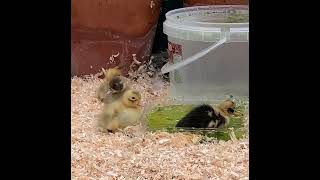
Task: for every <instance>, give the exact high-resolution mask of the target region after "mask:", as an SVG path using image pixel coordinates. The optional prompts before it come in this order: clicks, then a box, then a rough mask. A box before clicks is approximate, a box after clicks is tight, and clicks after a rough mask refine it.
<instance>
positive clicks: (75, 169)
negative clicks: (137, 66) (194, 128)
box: [71, 76, 249, 180]
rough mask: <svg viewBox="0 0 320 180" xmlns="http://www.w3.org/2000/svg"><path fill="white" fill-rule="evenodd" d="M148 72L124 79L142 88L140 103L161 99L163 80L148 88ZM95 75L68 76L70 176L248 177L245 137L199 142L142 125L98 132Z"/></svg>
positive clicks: (104, 178) (164, 88)
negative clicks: (139, 77)
mask: <svg viewBox="0 0 320 180" xmlns="http://www.w3.org/2000/svg"><path fill="white" fill-rule="evenodd" d="M152 82H153V81H152V80H151V79H150V78H149V79H148V78H144V79H138V80H137V82H130V83H131V84H132V87H133V88H135V89H137V90H140V91H141V92H142V105H143V106H145V107H147V106H148V103H149V102H157V103H159V104H161V103H164V102H165V100H164V98H163V97H166V95H167V91H168V89H167V84H166V83H163V84H162V86H157V88H159V87H161V88H160V89H159V90H155V89H154V88H152V86H153V85H152ZM100 83H101V80H100V79H98V78H97V76H88V77H86V78H78V77H74V78H72V80H71V105H72V113H71V121H72V123H71V124H72V125H71V129H72V135H71V143H72V149H71V151H72V152H71V153H72V161H71V170H72V179H73V180H77V179H79V180H86V179H88V180H89V179H101V180H107V179H222V180H223V179H243V180H244V179H249V178H248V168H249V167H248V165H249V149H248V148H249V142H248V139H242V140H237V141H228V142H224V141H220V142H217V141H214V142H210V143H199V141H198V139H199V137H198V136H196V135H192V134H182V133H175V134H170V133H166V132H156V133H151V132H146V131H145V130H144V129H145V128H143V127H142V126H134V127H128V128H127V129H125V130H123V131H120V132H117V133H115V134H112V133H110V134H105V133H101V132H98V131H97V129H96V127H95V116H96V114H98V113H99V112H100V110H101V108H102V104H101V103H100V102H99V101H98V100H97V99H96V96H95V95H96V94H95V90H96V89H97V88H98V86H99V84H100Z"/></svg>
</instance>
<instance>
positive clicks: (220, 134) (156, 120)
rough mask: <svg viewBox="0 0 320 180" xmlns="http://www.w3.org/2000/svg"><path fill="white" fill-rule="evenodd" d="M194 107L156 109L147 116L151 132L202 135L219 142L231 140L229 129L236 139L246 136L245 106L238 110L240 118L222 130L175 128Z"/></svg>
mask: <svg viewBox="0 0 320 180" xmlns="http://www.w3.org/2000/svg"><path fill="white" fill-rule="evenodd" d="M193 107H194V106H192V105H170V106H161V107H156V108H154V109H152V110H151V112H150V113H149V114H147V126H148V129H149V130H150V131H157V130H161V131H167V132H181V131H182V132H192V133H196V134H200V135H203V136H206V137H209V138H216V139H218V140H229V139H230V135H229V132H230V131H231V130H230V129H229V128H233V132H234V134H235V136H236V138H238V139H239V138H241V137H243V135H244V134H245V129H244V122H243V119H244V117H243V114H244V110H245V104H241V105H239V106H238V107H237V108H236V111H237V112H240V113H241V114H242V115H240V116H232V117H231V118H230V123H229V125H228V126H226V127H224V128H221V129H196V128H193V129H188V130H182V129H177V128H175V125H176V124H177V122H178V121H179V120H180V119H181V118H183V116H185V115H186V114H187V113H188V112H190V111H191V110H192V108H193Z"/></svg>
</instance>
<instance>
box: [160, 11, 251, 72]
mask: <svg viewBox="0 0 320 180" xmlns="http://www.w3.org/2000/svg"><path fill="white" fill-rule="evenodd" d="M219 9H222V10H223V11H222V13H223V12H224V13H226V12H227V11H228V10H229V11H230V10H234V9H236V10H239V9H240V10H247V11H248V13H249V8H248V6H242V5H230V6H229V5H228V6H226V5H222V6H195V7H189V8H180V9H176V10H173V11H169V12H168V13H167V14H166V18H167V20H166V21H165V22H164V33H166V34H167V35H168V36H171V37H175V38H178V39H184V40H193V41H213V42H214V43H213V44H212V45H210V46H209V47H207V48H205V49H203V50H201V51H200V52H198V53H196V54H194V55H193V56H190V57H188V58H187V59H184V60H183V61H182V62H179V63H175V64H171V63H169V62H168V63H167V64H165V65H164V66H163V67H162V69H161V73H162V74H165V73H167V72H170V71H173V70H176V69H179V68H181V67H183V66H186V65H188V64H190V63H192V62H194V61H196V60H199V59H201V58H202V57H203V56H205V55H206V54H208V53H209V52H211V51H214V50H215V49H217V48H218V47H219V46H221V45H222V44H224V43H227V42H232V41H248V40H249V34H248V33H249V23H211V22H210V23H209V22H198V21H190V20H184V21H180V20H177V18H176V17H177V16H173V15H175V14H178V13H184V12H193V11H201V10H214V11H216V12H218V10H219ZM170 28H171V29H170ZM179 31H182V32H183V31H185V32H186V34H183V33H182V35H181V34H180V35H179V33H178V32H179ZM173 32H176V33H173ZM194 32H196V33H198V34H197V35H196V33H195V34H193V33H194ZM205 33H208V34H210V33H211V34H212V36H208V37H209V39H204V37H205ZM190 34H193V38H192V36H190ZM201 36H202V37H201ZM210 37H211V39H210ZM237 38H238V39H237Z"/></svg>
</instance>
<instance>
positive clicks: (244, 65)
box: [162, 6, 249, 104]
mask: <svg viewBox="0 0 320 180" xmlns="http://www.w3.org/2000/svg"><path fill="white" fill-rule="evenodd" d="M233 12H236V13H240V14H242V15H246V16H248V15H249V14H248V13H249V8H248V6H199V7H189V8H181V9H176V10H173V11H170V12H168V13H167V14H166V18H167V19H166V21H165V22H164V24H163V31H164V33H165V34H167V35H168V41H169V44H168V51H169V62H168V63H167V64H166V65H165V66H164V67H163V68H162V73H167V72H170V92H169V95H170V97H171V98H172V99H173V100H174V101H175V102H182V103H185V104H186V103H195V102H198V103H199V102H215V101H220V100H222V99H225V98H226V96H230V95H232V96H234V97H237V96H240V97H248V96H249V23H248V21H244V22H242V23H225V18H226V17H227V16H228V15H229V14H230V13H233ZM247 18H248V17H247ZM170 57H171V58H170Z"/></svg>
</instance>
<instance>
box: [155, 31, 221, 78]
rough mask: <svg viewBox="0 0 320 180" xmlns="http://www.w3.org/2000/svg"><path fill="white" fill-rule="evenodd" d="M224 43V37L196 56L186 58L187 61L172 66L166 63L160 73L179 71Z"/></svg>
mask: <svg viewBox="0 0 320 180" xmlns="http://www.w3.org/2000/svg"><path fill="white" fill-rule="evenodd" d="M225 42H227V38H226V37H224V38H222V39H220V40H219V41H218V42H216V43H214V44H212V45H211V46H209V47H207V48H206V49H203V50H201V51H200V52H198V53H197V54H194V55H192V56H190V57H188V58H187V59H184V60H183V61H181V62H179V63H175V64H172V63H169V62H168V63H166V64H165V65H164V66H163V67H162V68H161V73H162V74H165V73H168V72H170V71H173V70H176V69H179V68H181V67H183V66H186V65H188V64H190V63H191V62H193V61H196V60H198V59H200V58H202V57H203V56H205V55H207V54H208V53H209V52H211V51H213V50H215V49H217V48H218V47H219V46H221V45H222V44H224V43H225Z"/></svg>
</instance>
